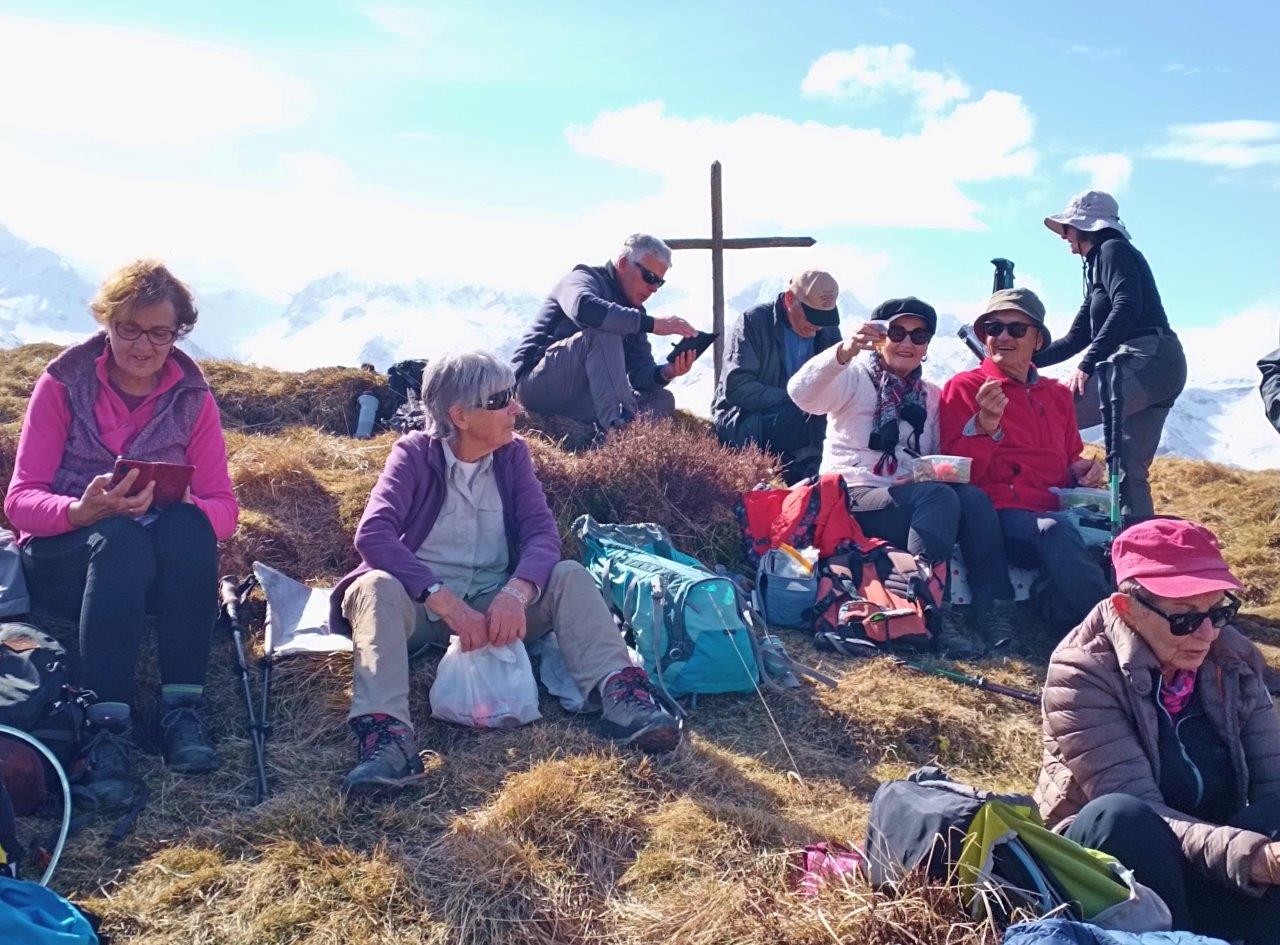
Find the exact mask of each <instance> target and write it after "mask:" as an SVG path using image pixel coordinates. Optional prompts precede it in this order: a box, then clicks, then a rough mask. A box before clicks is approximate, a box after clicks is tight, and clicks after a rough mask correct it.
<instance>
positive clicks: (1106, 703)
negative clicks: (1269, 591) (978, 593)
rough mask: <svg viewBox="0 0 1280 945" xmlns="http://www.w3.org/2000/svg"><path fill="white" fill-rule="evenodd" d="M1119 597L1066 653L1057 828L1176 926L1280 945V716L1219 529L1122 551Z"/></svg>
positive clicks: (1050, 702)
mask: <svg viewBox="0 0 1280 945" xmlns="http://www.w3.org/2000/svg"><path fill="white" fill-rule="evenodd" d="M1112 559H1113V563H1114V565H1115V571H1116V581H1117V583H1118V585H1119V590H1118V591H1117V592H1116V593H1115V594H1112V595H1111V596H1110V597H1109V598H1107V599H1106V600H1103V601H1102V602H1101V603H1099V604H1098V605H1097V606H1096V607H1095V608H1094V609H1093V611H1092V612H1091V613H1090V614H1089V616H1088V617H1087V618H1085V621H1084V622H1083V623H1082V624H1080V626H1078V627H1076V629H1075V630H1073V631H1072V632H1071V633H1070V634H1069V635H1068V636H1067V638H1066V639H1065V640H1063V641H1062V643H1060V644H1059V645H1058V648H1057V649H1056V650H1054V653H1053V656H1052V657H1051V658H1050V661H1049V672H1048V677H1047V679H1046V680H1045V689H1044V703H1043V717H1044V721H1043V743H1044V758H1043V761H1042V764H1041V769H1040V781H1039V784H1038V786H1037V787H1036V800H1037V802H1038V803H1039V805H1040V811H1041V813H1042V814H1043V815H1044V818H1045V821H1046V822H1047V823H1048V824H1050V825H1051V826H1053V827H1054V828H1055V829H1058V830H1060V831H1065V833H1066V835H1067V836H1068V837H1070V838H1071V839H1073V840H1076V841H1078V842H1079V843H1082V844H1084V845H1085V846H1087V847H1092V848H1094V849H1099V850H1103V851H1105V852H1107V853H1109V854H1111V855H1112V856H1114V857H1116V859H1118V860H1120V862H1121V863H1123V864H1124V865H1125V866H1126V867H1128V868H1129V869H1131V870H1133V871H1134V874H1135V876H1136V877H1137V879H1138V881H1139V882H1141V883H1143V884H1144V885H1146V886H1148V887H1150V888H1151V889H1153V890H1154V891H1155V892H1157V893H1158V894H1159V895H1160V897H1161V898H1162V899H1164V901H1165V903H1166V904H1167V905H1168V906H1169V910H1170V912H1171V914H1172V917H1173V926H1174V928H1175V929H1178V930H1185V931H1194V932H1197V933H1201V934H1206V935H1214V936H1218V937H1220V938H1226V939H1232V940H1236V941H1244V942H1245V943H1248V945H1254V943H1261V942H1280V842H1277V840H1276V838H1277V836H1278V835H1280V717H1278V716H1277V714H1276V710H1275V708H1274V707H1273V705H1272V703H1271V697H1270V695H1269V694H1268V692H1267V689H1266V687H1265V685H1264V684H1263V676H1262V671H1263V660H1262V654H1261V653H1259V652H1258V649H1257V648H1256V647H1255V646H1254V645H1253V644H1252V643H1250V642H1249V641H1248V640H1247V639H1246V638H1245V637H1244V635H1243V634H1241V633H1240V632H1239V631H1238V630H1236V628H1235V627H1234V626H1232V620H1233V619H1234V617H1235V614H1236V611H1237V609H1238V608H1239V606H1240V601H1239V599H1238V598H1237V597H1236V596H1235V594H1234V592H1235V591H1237V590H1239V589H1240V582H1239V581H1237V580H1236V579H1235V577H1234V576H1233V575H1232V573H1231V571H1230V569H1229V568H1228V567H1227V564H1226V562H1225V561H1223V560H1222V555H1221V553H1220V552H1219V550H1218V542H1217V540H1216V539H1215V538H1214V536H1213V534H1212V533H1211V532H1210V531H1209V530H1208V529H1206V528H1204V527H1203V526H1201V525H1197V524H1195V523H1194V522H1186V521H1182V520H1179V519H1151V520H1149V521H1145V522H1142V523H1140V524H1137V525H1133V526H1131V527H1130V528H1128V529H1126V530H1125V531H1123V532H1121V533H1120V535H1119V536H1118V537H1117V538H1116V540H1115V544H1114V546H1113V547H1112Z"/></svg>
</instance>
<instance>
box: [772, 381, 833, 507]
mask: <svg viewBox="0 0 1280 945" xmlns="http://www.w3.org/2000/svg"><path fill="white" fill-rule="evenodd" d="M826 433H827V418H826V416H825V415H823V414H808V413H805V412H804V411H803V410H801V409H800V408H799V407H797V406H796V405H795V404H794V403H792V402H791V401H789V400H788V401H787V402H786V403H784V404H779V405H778V406H777V407H775V408H773V409H772V410H766V411H765V412H764V413H762V414H761V415H760V434H761V443H760V447H761V448H762V449H766V450H768V451H769V452H770V453H776V454H777V455H778V457H779V458H780V459H781V460H782V478H783V481H784V482H786V484H787V485H789V486H793V485H795V484H796V483H797V482H799V481H800V480H802V479H808V478H809V477H810V476H816V475H818V467H819V466H820V465H821V463H822V441H823V439H824V438H825V437H826Z"/></svg>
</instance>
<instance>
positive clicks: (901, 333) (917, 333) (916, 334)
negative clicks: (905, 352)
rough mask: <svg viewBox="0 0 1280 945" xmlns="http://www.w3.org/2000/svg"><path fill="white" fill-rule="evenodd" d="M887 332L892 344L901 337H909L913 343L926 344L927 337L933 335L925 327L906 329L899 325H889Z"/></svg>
mask: <svg viewBox="0 0 1280 945" xmlns="http://www.w3.org/2000/svg"><path fill="white" fill-rule="evenodd" d="M887 334H888V335H889V340H890V341H892V342H893V343H894V344H897V343H898V342H900V341H901V340H902V339H903V338H906V337H910V338H911V343H912V344H913V345H927V344H928V343H929V339H930V338H932V337H933V332H931V331H930V330H929V329H927V328H913V329H911V330H910V331H907V330H906V329H905V328H903V327H902V326H901V325H890V326H889V330H888V332H887Z"/></svg>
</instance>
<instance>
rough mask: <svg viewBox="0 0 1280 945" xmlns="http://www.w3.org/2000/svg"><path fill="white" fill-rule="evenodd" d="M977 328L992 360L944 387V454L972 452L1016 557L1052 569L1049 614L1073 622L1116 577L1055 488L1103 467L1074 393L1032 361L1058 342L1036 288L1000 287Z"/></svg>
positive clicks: (1097, 475)
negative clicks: (1090, 454)
mask: <svg viewBox="0 0 1280 945" xmlns="http://www.w3.org/2000/svg"><path fill="white" fill-rule="evenodd" d="M973 327H974V331H976V332H977V334H978V337H979V338H980V339H981V340H982V341H983V343H984V344H985V345H986V348H987V357H986V358H985V359H984V360H983V362H982V363H981V364H980V365H979V366H978V367H976V368H974V369H973V370H972V371H965V372H964V373H963V374H957V375H956V376H955V377H953V378H951V380H949V381H948V382H947V384H946V386H945V387H943V389H942V403H941V408H940V411H939V423H940V426H941V439H942V451H943V452H944V453H952V454H955V455H958V456H969V457H971V458H972V459H973V467H972V472H971V475H970V481H972V482H973V483H974V485H977V486H978V487H980V488H981V489H982V490H983V491H984V492H986V493H987V495H989V496H990V497H991V503H992V505H994V506H995V507H996V510H997V513H998V514H999V516H1000V526H1001V528H1002V529H1003V530H1004V540H1005V549H1006V550H1007V552H1008V555H1009V563H1010V564H1012V565H1013V566H1015V567H1022V568H1041V567H1042V568H1044V570H1045V572H1046V576H1047V578H1048V587H1047V589H1046V597H1047V600H1046V602H1045V612H1046V614H1047V615H1048V616H1049V617H1050V619H1051V620H1053V622H1054V623H1061V624H1062V625H1063V626H1064V627H1070V626H1074V625H1075V624H1077V623H1079V621H1080V620H1082V619H1083V618H1084V616H1085V614H1087V613H1088V612H1089V610H1090V608H1092V607H1093V605H1094V604H1096V603H1097V602H1098V601H1100V600H1101V599H1102V598H1103V597H1105V596H1106V595H1107V594H1108V593H1109V592H1110V590H1111V588H1110V582H1109V581H1108V580H1107V576H1106V574H1105V573H1104V571H1103V569H1102V566H1101V565H1100V564H1099V563H1098V561H1097V560H1096V559H1095V558H1094V557H1093V555H1092V554H1090V552H1089V550H1088V549H1087V548H1086V547H1085V544H1084V539H1083V538H1082V537H1081V535H1080V532H1079V530H1078V529H1077V528H1076V527H1075V523H1074V520H1073V519H1072V517H1071V516H1069V515H1066V514H1064V513H1062V512H1060V511H1059V503H1058V497H1057V496H1056V495H1055V494H1054V493H1052V492H1050V491H1049V490H1050V488H1051V487H1055V486H1056V487H1066V486H1073V485H1087V486H1096V485H1100V484H1101V482H1102V466H1101V464H1100V463H1098V462H1096V461H1094V460H1091V459H1086V458H1084V457H1082V456H1081V452H1082V450H1083V448H1084V444H1083V442H1082V441H1081V439H1080V430H1079V429H1078V428H1077V426H1076V415H1075V405H1074V403H1073V402H1072V399H1071V392H1070V390H1068V389H1067V388H1066V387H1065V386H1064V385H1062V384H1060V383H1058V382H1057V381H1055V380H1053V379H1052V378H1047V377H1041V376H1040V375H1039V374H1038V373H1037V372H1036V369H1035V367H1034V365H1033V364H1032V363H1031V359H1032V358H1033V357H1034V356H1035V353H1036V352H1037V351H1039V350H1040V349H1041V348H1043V347H1044V346H1045V345H1047V344H1048V343H1049V340H1050V335H1049V330H1048V328H1046V327H1045V324H1044V305H1043V303H1041V301H1040V299H1039V298H1037V297H1036V294H1035V293H1034V292H1032V291H1031V290H1030V289H1002V290H1001V291H999V292H997V293H995V295H993V296H991V299H990V300H989V301H988V302H987V307H986V311H985V312H984V313H983V314H982V315H981V316H979V317H978V319H977V321H975V322H974V326H973Z"/></svg>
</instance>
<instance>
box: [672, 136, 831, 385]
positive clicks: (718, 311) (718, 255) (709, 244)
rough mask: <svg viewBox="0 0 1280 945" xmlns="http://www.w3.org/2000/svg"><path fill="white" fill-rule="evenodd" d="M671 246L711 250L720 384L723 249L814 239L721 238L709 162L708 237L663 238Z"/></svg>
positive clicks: (715, 166) (714, 173)
mask: <svg viewBox="0 0 1280 945" xmlns="http://www.w3.org/2000/svg"><path fill="white" fill-rule="evenodd" d="M663 242H665V243H666V244H667V245H668V246H670V247H671V248H672V249H709V250H711V330H712V331H714V332H715V333H716V342H715V349H714V351H715V355H714V356H715V365H714V367H715V382H716V385H717V386H719V384H720V365H721V362H722V361H723V360H724V251H725V250H726V249H776V248H779V247H790V246H794V247H807V246H812V245H813V244H814V243H816V242H817V240H815V239H814V238H813V237H812V236H747V237H731V238H729V239H725V237H724V217H723V203H722V202H721V194H720V162H719V161H715V162H714V163H712V165H711V239H704V238H692V239H674V240H663Z"/></svg>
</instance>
